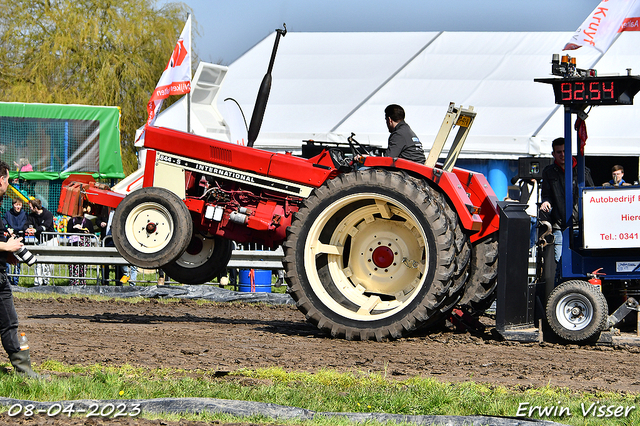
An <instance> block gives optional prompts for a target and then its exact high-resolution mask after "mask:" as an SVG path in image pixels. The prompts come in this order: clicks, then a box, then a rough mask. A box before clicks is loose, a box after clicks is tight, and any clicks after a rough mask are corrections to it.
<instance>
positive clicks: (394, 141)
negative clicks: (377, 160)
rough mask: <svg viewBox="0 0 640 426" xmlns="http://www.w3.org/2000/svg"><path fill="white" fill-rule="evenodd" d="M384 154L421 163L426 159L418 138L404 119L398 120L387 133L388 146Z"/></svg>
mask: <svg viewBox="0 0 640 426" xmlns="http://www.w3.org/2000/svg"><path fill="white" fill-rule="evenodd" d="M384 156H385V157H397V158H404V159H405V160H410V161H415V162H416V163H423V164H424V162H425V161H426V160H427V159H426V158H425V156H424V149H422V143H421V142H420V139H418V137H417V136H416V134H415V133H413V130H411V127H409V125H408V124H407V123H405V122H404V120H402V121H400V122H399V123H398V124H397V125H396V127H395V129H393V132H391V134H390V135H389V146H388V147H387V149H386V151H385V152H384Z"/></svg>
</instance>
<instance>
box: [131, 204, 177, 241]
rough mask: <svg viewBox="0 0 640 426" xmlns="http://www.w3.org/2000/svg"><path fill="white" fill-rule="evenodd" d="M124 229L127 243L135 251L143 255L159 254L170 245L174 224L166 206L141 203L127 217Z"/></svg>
mask: <svg viewBox="0 0 640 426" xmlns="http://www.w3.org/2000/svg"><path fill="white" fill-rule="evenodd" d="M124 229H125V235H126V237H127V241H128V242H129V244H131V246H132V247H133V248H134V249H136V250H137V251H139V252H141V253H158V252H160V251H162V249H164V248H165V247H166V246H167V245H168V244H169V241H170V240H171V236H172V235H173V230H174V223H173V219H172V218H171V214H169V210H167V209H166V208H165V207H164V206H162V205H160V204H157V203H141V204H139V205H137V206H136V207H134V208H133V210H131V213H129V215H128V216H127V219H126V221H125V228H124Z"/></svg>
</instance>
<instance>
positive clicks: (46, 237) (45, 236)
mask: <svg viewBox="0 0 640 426" xmlns="http://www.w3.org/2000/svg"><path fill="white" fill-rule="evenodd" d="M29 208H30V209H31V213H29V215H28V216H27V224H26V226H27V228H26V229H25V231H24V233H25V235H28V236H34V237H35V238H36V241H39V242H40V244H44V245H53V244H55V242H56V241H57V240H56V239H55V238H54V234H53V233H54V228H53V214H52V213H51V212H50V211H49V210H47V209H46V208H44V207H42V201H40V200H39V199H38V198H34V199H32V200H29ZM49 277H51V265H49V264H43V263H40V262H38V263H36V278H35V279H34V281H33V284H34V285H35V286H39V285H49V283H50V281H49Z"/></svg>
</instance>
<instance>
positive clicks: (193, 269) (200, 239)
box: [162, 233, 233, 284]
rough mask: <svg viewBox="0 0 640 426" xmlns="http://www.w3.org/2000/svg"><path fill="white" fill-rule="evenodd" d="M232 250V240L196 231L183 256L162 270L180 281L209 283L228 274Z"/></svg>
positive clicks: (184, 282)
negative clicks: (226, 271) (227, 269)
mask: <svg viewBox="0 0 640 426" xmlns="http://www.w3.org/2000/svg"><path fill="white" fill-rule="evenodd" d="M232 251H233V245H232V242H231V240H227V239H225V238H222V237H217V236H216V237H213V236H206V237H205V236H204V235H200V234H199V233H194V234H193V236H192V237H191V242H190V243H189V246H188V247H187V249H186V250H185V251H184V253H182V256H180V257H179V258H178V259H177V260H176V261H175V262H171V263H169V264H168V265H165V266H163V267H162V270H163V271H164V272H166V273H167V275H168V276H170V277H171V278H172V279H173V280H175V281H177V282H179V283H183V284H204V283H208V282H209V281H211V280H212V279H214V278H216V277H218V276H219V275H226V273H225V270H226V268H227V264H228V263H229V259H231V252H232Z"/></svg>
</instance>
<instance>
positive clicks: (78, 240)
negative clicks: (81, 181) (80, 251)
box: [67, 203, 93, 285]
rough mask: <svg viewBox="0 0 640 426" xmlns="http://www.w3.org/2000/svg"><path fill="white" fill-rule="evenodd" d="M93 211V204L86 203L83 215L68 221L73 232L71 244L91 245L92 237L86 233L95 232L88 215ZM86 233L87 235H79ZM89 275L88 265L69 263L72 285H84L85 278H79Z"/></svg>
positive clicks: (70, 232) (69, 229)
mask: <svg viewBox="0 0 640 426" xmlns="http://www.w3.org/2000/svg"><path fill="white" fill-rule="evenodd" d="M90 211H91V206H90V205H89V204H86V203H85V205H84V206H83V208H82V212H83V214H82V215H81V216H76V217H72V218H71V219H70V220H69V222H67V233H69V234H73V235H71V236H70V237H69V242H70V243H71V245H74V246H79V247H90V246H91V238H89V237H88V236H85V235H86V234H93V223H91V221H90V220H89V219H87V217H86V215H87V213H89V212H90ZM78 234H85V235H78ZM86 275H87V265H84V264H78V263H76V264H69V278H70V279H69V284H70V285H83V284H86V282H85V281H84V280H79V279H78V278H84V277H85V276H86Z"/></svg>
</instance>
